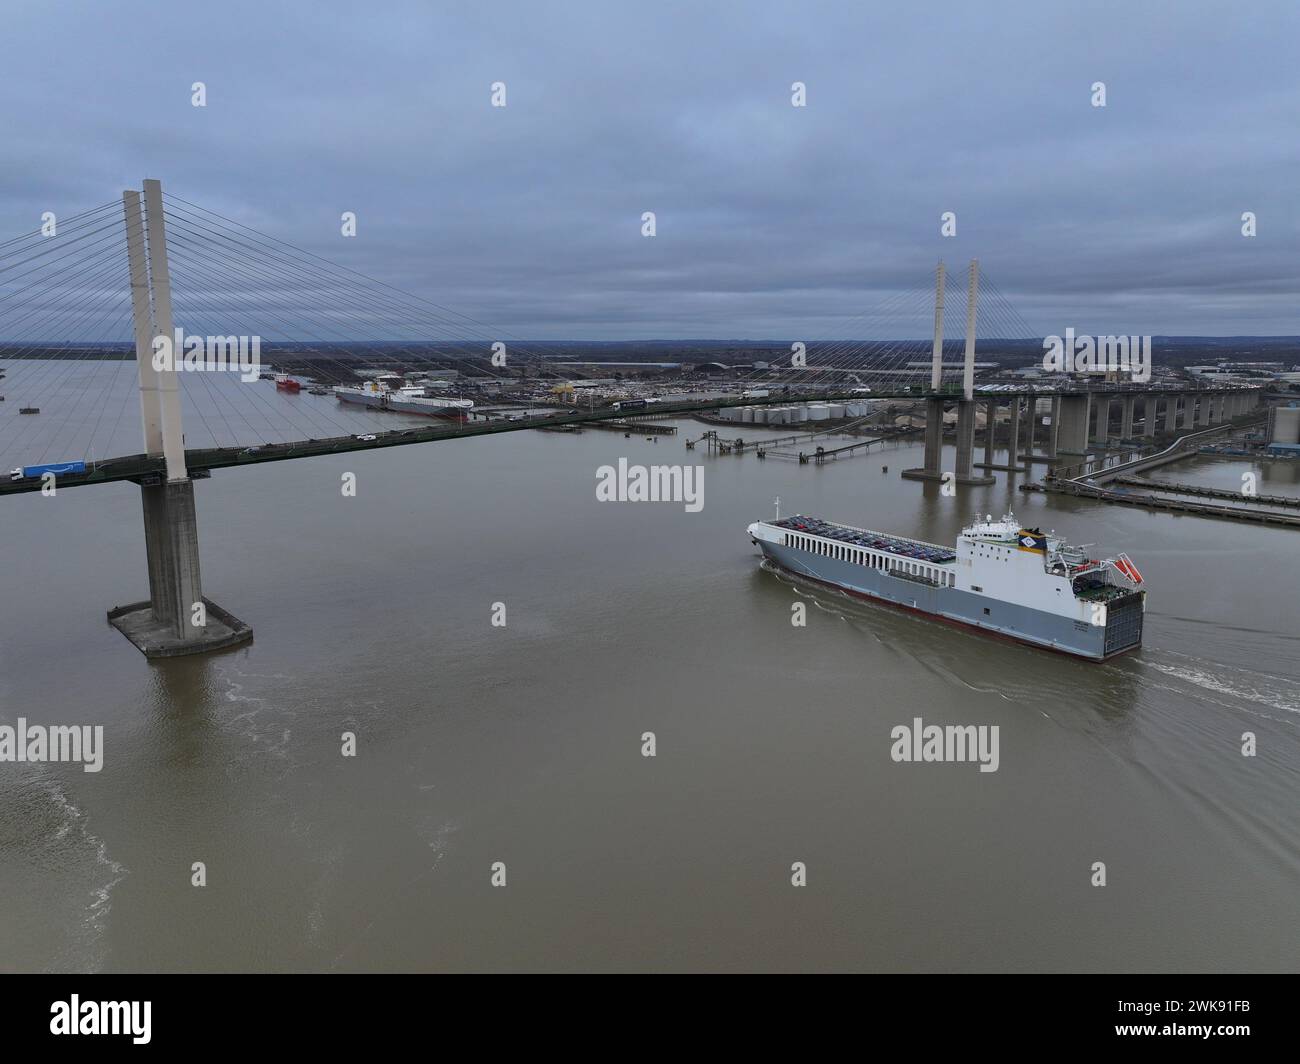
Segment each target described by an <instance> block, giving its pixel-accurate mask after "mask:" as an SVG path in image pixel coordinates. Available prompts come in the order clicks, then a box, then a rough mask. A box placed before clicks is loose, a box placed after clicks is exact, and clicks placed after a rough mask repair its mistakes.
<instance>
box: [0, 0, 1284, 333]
mask: <svg viewBox="0 0 1300 1064" xmlns="http://www.w3.org/2000/svg"><path fill="white" fill-rule="evenodd" d="M1298 12H1300V6H1298V5H1297V4H1295V3H1294V2H1293V0H1286V2H1280V0H1279V2H1252V3H1248V4H1240V3H1236V4H1212V3H1198V2H1187V0H1183V2H1168V3H1142V2H1140V0H1130V2H1124V3H1069V4H1066V3H1058V2H1052V0H1037V2H1027V3H1021V2H1013V3H972V2H969V0H967V2H964V3H948V2H932V3H926V4H905V3H899V4H888V5H886V4H877V3H863V2H848V0H844V2H841V3H825V4H819V3H796V2H793V0H786V2H768V0H744V2H733V3H711V2H708V0H695V2H692V3H664V2H655V3H650V2H636V3H632V2H619V0H605V2H601V3H586V2H528V3H523V2H514V0H511V2H502V0H482V2H477V3H464V2H457V3H451V2H419V3H416V2H407V3H387V2H382V0H378V2H374V3H370V4H358V5H352V4H348V5H344V4H335V3H329V2H321V0H315V2H289V3H284V2H270V0H259V2H255V3H248V2H243V0H237V2H226V0H223V2H220V3H216V2H206V3H190V2H184V0H172V2H168V3H139V2H132V0H113V2H111V3H106V2H98V0H96V2H85V3H59V2H55V0H9V2H8V3H7V4H6V5H5V21H6V26H5V28H4V33H3V36H2V37H0V87H2V93H3V100H2V101H0V102H2V103H3V106H2V107H0V132H2V134H3V147H4V151H3V156H2V157H0V158H2V159H3V162H0V238H4V237H7V236H10V235H14V234H17V233H20V232H24V231H28V230H31V229H33V228H35V227H36V226H37V225H38V224H39V218H40V214H41V212H42V211H45V210H54V211H56V212H57V213H60V214H68V213H72V212H73V211H76V210H78V209H82V208H85V207H90V206H95V205H98V204H101V203H105V202H107V201H109V200H112V199H114V198H115V197H117V196H118V195H120V192H121V190H122V189H123V188H126V187H133V188H134V187H139V182H140V179H141V178H143V177H146V176H149V177H158V178H160V179H162V181H163V183H164V187H165V188H166V189H167V190H168V191H169V192H173V193H176V194H178V195H180V196H183V197H184V198H186V199H188V200H192V201H194V202H196V203H199V204H202V205H203V206H206V207H210V208H212V209H213V210H216V211H220V212H222V213H224V214H228V215H230V216H232V217H234V218H237V219H239V220H240V221H243V222H245V223H246V224H249V225H252V226H255V227H257V228H259V229H263V230H266V231H268V232H270V233H273V234H275V235H276V236H279V237H282V238H284V239H286V240H289V241H292V242H294V243H296V244H299V245H302V246H305V247H309V248H311V249H312V250H314V251H317V252H319V253H320V254H323V255H326V256H328V257H330V258H333V259H336V260H337V261H339V262H342V263H345V264H347V265H349V266H352V267H355V268H357V269H360V270H362V271H364V272H366V273H368V274H372V275H374V276H378V277H380V278H382V279H384V280H386V281H389V282H392V283H394V284H397V285H400V286H401V287H403V288H406V289H409V290H411V291H414V292H417V293H420V294H422V295H426V296H428V297H430V298H433V299H436V300H437V301H438V302H440V303H442V304H445V305H447V306H450V307H453V308H455V309H457V310H460V311H463V312H464V313H466V314H469V315H472V316H473V317H475V318H478V319H480V320H483V321H486V322H490V323H492V324H494V325H498V326H500V327H501V328H502V329H503V330H508V331H509V332H510V333H512V334H514V335H518V336H531V337H536V338H581V339H605V338H644V337H666V338H673V337H719V338H730V337H753V338H774V339H784V338H789V337H806V338H818V337H833V336H840V335H843V334H844V333H845V331H848V332H850V333H854V334H859V333H860V331H861V330H860V329H857V328H854V327H851V326H850V325H849V324H848V323H849V319H851V318H853V317H854V316H855V315H859V314H862V313H863V312H869V311H870V309H871V308H872V307H873V306H874V305H875V304H877V303H879V302H880V301H881V300H882V299H883V298H885V297H886V296H887V294H888V292H889V291H891V290H894V289H897V288H911V287H914V286H917V285H921V284H924V283H925V279H926V277H927V276H928V275H929V274H930V272H931V271H932V269H933V264H934V262H935V260H936V259H937V258H938V257H939V256H943V257H944V258H945V259H946V260H947V261H948V263H949V265H950V268H955V269H961V268H963V267H964V263H965V261H966V260H967V259H969V258H970V257H971V256H973V255H974V256H978V257H979V258H980V260H981V262H982V264H983V266H984V268H985V269H986V270H987V271H988V273H989V275H990V276H991V277H992V278H993V279H994V280H995V282H996V283H997V285H998V286H999V288H1000V289H1001V290H1002V291H1003V293H1004V294H1006V295H1007V296H1008V297H1009V298H1010V300H1011V302H1012V303H1013V304H1014V305H1015V307H1016V308H1017V309H1018V310H1019V312H1020V313H1021V314H1022V315H1023V316H1024V318H1025V319H1027V320H1028V322H1029V323H1030V324H1031V325H1032V326H1034V327H1035V328H1036V329H1037V330H1039V331H1041V332H1043V333H1060V332H1062V331H1063V330H1064V329H1065V328H1066V327H1067V326H1072V327H1074V328H1075V329H1076V330H1078V331H1080V332H1092V333H1112V332H1113V333H1154V334H1218V335H1231V334H1251V333H1254V334H1278V333H1284V334H1297V333H1300V320H1298V319H1300V312H1298V306H1297V299H1296V294H1297V292H1298V291H1300V283H1298V282H1300V254H1298V253H1300V225H1298V224H1297V206H1296V203H1297V196H1298V195H1300V165H1298V164H1300V62H1297V58H1296V49H1297V45H1298V44H1300V32H1297V31H1298V30H1300V14H1298ZM195 81H203V82H205V83H206V86H207V106H206V107H204V108H196V107H193V106H191V102H190V97H191V84H192V83H193V82H195ZM496 81H500V82H504V83H505V85H506V91H507V106H506V107H505V108H493V107H492V106H491V105H490V86H491V84H492V83H493V82H496ZM795 81H802V82H804V83H806V85H807V106H806V107H803V108H796V107H793V106H791V84H792V83H793V82H795ZM1096 81H1101V82H1104V83H1105V86H1106V97H1107V106H1106V107H1104V108H1097V107H1093V106H1092V105H1091V94H1092V90H1091V86H1092V84H1093V82H1096ZM348 210H350V211H355V212H356V213H357V215H358V236H357V237H356V238H355V239H345V238H343V237H342V236H341V235H340V234H339V216H340V214H341V212H343V211H348ZM643 211H654V212H655V213H656V216H657V235H656V236H655V237H653V238H646V237H643V236H642V235H641V214H642V212H643ZM944 211H953V212H955V213H956V215H957V236H956V237H954V238H943V237H941V236H940V216H941V214H942V213H943V212H944ZM1244 211H1254V212H1255V213H1256V215H1257V217H1258V236H1256V237H1254V238H1252V239H1247V238H1244V237H1243V236H1242V235H1241V224H1242V223H1241V215H1242V212H1244ZM918 324H919V326H920V327H919V328H918V329H917V330H914V331H915V332H916V333H917V334H923V333H924V322H920V323H918Z"/></svg>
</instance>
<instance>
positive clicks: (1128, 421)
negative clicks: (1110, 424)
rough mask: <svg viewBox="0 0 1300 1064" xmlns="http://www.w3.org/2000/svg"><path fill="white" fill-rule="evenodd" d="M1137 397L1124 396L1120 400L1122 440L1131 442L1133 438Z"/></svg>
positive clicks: (1120, 433)
mask: <svg viewBox="0 0 1300 1064" xmlns="http://www.w3.org/2000/svg"><path fill="white" fill-rule="evenodd" d="M1136 398H1137V397H1136V396H1135V395H1132V394H1129V395H1122V396H1120V400H1119V438H1120V439H1121V440H1131V439H1132V438H1133V405H1134V402H1135V400H1136Z"/></svg>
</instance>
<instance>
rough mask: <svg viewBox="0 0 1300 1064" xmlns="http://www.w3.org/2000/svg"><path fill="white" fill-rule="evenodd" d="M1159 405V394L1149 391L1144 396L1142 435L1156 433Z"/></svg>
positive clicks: (1148, 435)
mask: <svg viewBox="0 0 1300 1064" xmlns="http://www.w3.org/2000/svg"><path fill="white" fill-rule="evenodd" d="M1158 405H1159V399H1158V397H1157V396H1155V395H1152V394H1151V393H1150V392H1147V394H1146V395H1145V396H1143V398H1142V435H1143V436H1147V437H1150V436H1154V435H1155V434H1156V407H1157V406H1158Z"/></svg>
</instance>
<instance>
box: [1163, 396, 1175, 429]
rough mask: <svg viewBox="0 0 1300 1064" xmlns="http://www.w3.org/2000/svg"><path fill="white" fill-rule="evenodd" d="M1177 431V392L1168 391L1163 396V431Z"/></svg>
mask: <svg viewBox="0 0 1300 1064" xmlns="http://www.w3.org/2000/svg"><path fill="white" fill-rule="evenodd" d="M1177 431H1178V393H1177V392H1170V393H1169V394H1168V395H1166V396H1165V432H1167V433H1168V434H1169V435H1171V436H1172V435H1173V434H1174V433H1175V432H1177Z"/></svg>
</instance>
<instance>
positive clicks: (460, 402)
mask: <svg viewBox="0 0 1300 1064" xmlns="http://www.w3.org/2000/svg"><path fill="white" fill-rule="evenodd" d="M334 398H336V399H337V400H338V401H339V402H340V403H357V404H359V405H361V406H369V407H374V408H375V409H376V410H392V411H395V412H397V413H399V414H424V415H426V416H427V417H444V418H456V419H459V420H463V419H465V418H467V417H469V412H470V411H471V410H473V409H474V401H473V400H472V399H453V398H451V397H450V396H443V395H429V394H428V390H427V389H426V388H424V387H423V386H422V385H403V386H401V387H398V388H392V387H389V386H388V385H387V384H385V383H383V382H382V381H366V382H365V383H364V384H359V385H356V386H355V387H353V386H348V385H339V386H338V387H336V388H335V389H334Z"/></svg>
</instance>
